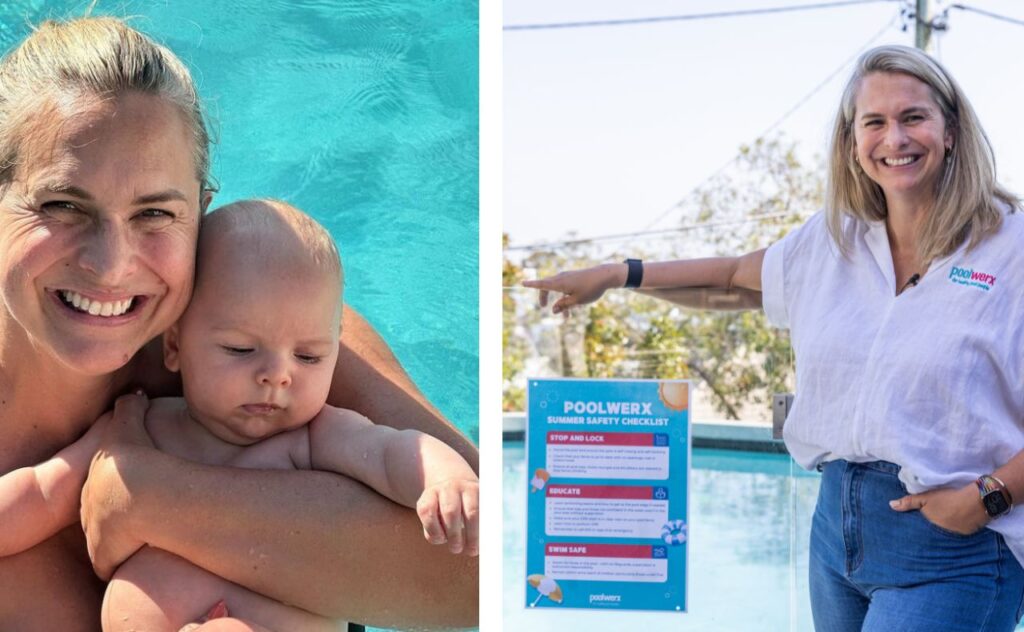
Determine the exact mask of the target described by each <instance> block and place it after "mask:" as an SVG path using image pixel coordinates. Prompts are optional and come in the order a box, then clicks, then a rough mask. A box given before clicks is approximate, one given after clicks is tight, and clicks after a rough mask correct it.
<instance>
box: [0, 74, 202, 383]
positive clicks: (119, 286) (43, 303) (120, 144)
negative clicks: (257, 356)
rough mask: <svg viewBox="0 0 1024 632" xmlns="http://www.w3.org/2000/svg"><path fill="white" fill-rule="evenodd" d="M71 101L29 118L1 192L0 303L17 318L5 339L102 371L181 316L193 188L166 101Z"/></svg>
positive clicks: (192, 243)
mask: <svg viewBox="0 0 1024 632" xmlns="http://www.w3.org/2000/svg"><path fill="white" fill-rule="evenodd" d="M73 107H74V110H75V111H76V113H75V115H74V116H62V115H60V114H56V113H45V114H39V115H37V119H38V120H35V121H33V125H32V127H33V128H34V129H36V130H37V132H36V133H34V134H32V137H31V139H30V140H27V141H26V142H25V144H24V145H23V147H22V150H21V152H20V158H21V160H22V163H21V164H20V165H19V166H18V167H17V168H16V169H17V170H16V173H15V176H14V181H13V182H12V183H11V186H10V187H9V188H8V190H7V191H6V192H5V194H4V195H3V197H2V198H0V282H2V284H3V285H2V299H3V305H4V308H5V309H6V311H7V312H8V313H9V315H10V317H11V319H12V320H13V321H14V323H17V325H18V326H13V327H11V326H8V327H7V331H5V332H4V335H5V336H6V339H5V340H3V344H8V345H10V344H12V342H13V341H14V340H15V339H16V338H17V337H19V336H24V337H25V339H26V340H25V341H26V342H28V343H29V344H30V347H28V348H29V349H31V352H33V353H48V354H50V355H51V356H53V357H54V358H55V359H56V360H58V361H59V362H61V363H62V364H64V365H65V366H67V367H69V368H71V369H73V370H76V371H79V372H83V373H87V374H91V375H101V374H105V373H110V372H112V371H114V370H116V369H118V368H120V367H122V366H124V365H125V364H126V363H127V362H128V360H129V359H130V358H131V357H132V356H133V355H134V354H135V352H137V351H138V350H139V349H140V348H142V346H143V345H145V344H146V342H148V341H149V340H151V339H152V338H154V337H156V336H157V335H159V334H160V333H161V332H162V331H163V330H165V329H166V328H167V327H169V326H170V325H171V324H172V323H173V322H174V321H175V320H176V319H177V318H178V316H180V315H181V313H182V312H183V311H184V309H185V305H186V304H187V302H188V299H189V296H190V294H191V290H192V276H193V269H194V266H195V247H196V238H197V234H198V226H199V216H200V212H201V211H200V183H199V181H198V179H197V177H196V168H195V165H194V162H193V158H192V155H193V152H192V149H193V148H192V145H191V140H190V134H189V130H188V128H187V127H186V124H185V122H184V119H183V117H182V116H181V115H180V114H179V113H178V111H177V110H175V108H174V107H173V106H172V105H170V104H168V103H166V102H165V101H163V100H161V99H160V98H158V97H154V96H151V95H142V94H135V93H130V94H124V95H121V96H119V97H117V98H116V99H110V100H106V101H102V102H101V101H99V100H93V101H92V102H90V103H88V104H86V105H84V106H83V105H82V104H81V103H78V104H77V105H76V106H73ZM5 316H6V315H2V316H0V318H5ZM11 324H13V323H11Z"/></svg>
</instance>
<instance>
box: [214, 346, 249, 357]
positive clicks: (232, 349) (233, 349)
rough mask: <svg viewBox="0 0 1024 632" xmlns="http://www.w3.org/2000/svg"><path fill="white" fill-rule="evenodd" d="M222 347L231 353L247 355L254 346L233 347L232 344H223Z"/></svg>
mask: <svg viewBox="0 0 1024 632" xmlns="http://www.w3.org/2000/svg"><path fill="white" fill-rule="evenodd" d="M220 348H221V349H223V350H224V351H225V352H227V353H228V354H229V355H245V354H247V353H252V347H232V346H231V345H221V346H220Z"/></svg>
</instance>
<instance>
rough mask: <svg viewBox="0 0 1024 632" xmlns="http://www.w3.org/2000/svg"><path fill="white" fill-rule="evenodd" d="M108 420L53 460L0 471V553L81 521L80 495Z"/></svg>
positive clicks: (27, 545)
mask: <svg viewBox="0 0 1024 632" xmlns="http://www.w3.org/2000/svg"><path fill="white" fill-rule="evenodd" d="M102 422H103V420H102V419H101V420H100V421H98V422H96V423H95V424H93V425H92V427H90V428H89V430H88V432H86V433H85V435H84V436H83V437H82V438H81V439H79V440H78V441H75V442H74V443H72V444H71V445H69V446H68V447H66V448H64V449H63V450H61V451H60V452H58V453H57V454H56V455H54V456H53V457H52V458H50V459H49V460H47V461H44V462H42V463H40V464H39V465H35V466H33V467H22V468H18V469H16V470H14V471H13V472H9V473H7V474H4V475H3V476H0V525H2V527H0V557H5V556H8V555H14V554H15V553H21V552H22V551H27V550H28V549H30V548H32V547H34V546H35V545H37V544H39V543H40V542H43V541H44V540H48V539H50V538H51V537H53V536H54V535H56V534H57V532H59V531H60V530H62V529H64V528H65V527H68V526H70V525H72V524H74V523H76V522H77V521H78V498H79V495H80V494H81V492H82V484H83V483H84V482H85V474H86V472H88V471H89V461H90V460H91V459H92V455H93V453H94V452H95V451H96V448H97V446H99V439H100V426H101V424H102Z"/></svg>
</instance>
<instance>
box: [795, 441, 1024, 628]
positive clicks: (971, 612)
mask: <svg viewBox="0 0 1024 632" xmlns="http://www.w3.org/2000/svg"><path fill="white" fill-rule="evenodd" d="M821 469H822V477H821V491H820V492H819V495H818V506H817V508H816V509H815V511H814V520H813V522H812V525H811V549H810V563H809V564H810V583H811V610H812V613H813V615H814V627H815V629H816V630H817V632H854V631H858V632H859V631H861V630H863V631H864V632H883V631H884V632H891V631H894V630H899V631H900V632H914V631H921V632H924V631H926V630H927V631H928V632H934V631H943V632H945V631H950V632H952V631H961V630H962V631H964V632H967V631H968V630H969V631H971V632H1000V631H1005V632H1010V631H1011V630H1013V628H1014V627H1015V626H1016V625H1017V622H1018V621H1020V618H1021V607H1022V602H1024V569H1021V565H1020V563H1018V562H1017V560H1016V558H1014V556H1013V553H1011V552H1010V549H1009V548H1008V547H1007V546H1006V543H1005V542H1004V541H1003V537H1002V536H1001V535H999V534H998V533H996V532H994V531H992V530H990V529H982V530H981V531H979V532H977V533H975V534H972V535H968V536H965V535H960V534H957V533H953V532H951V531H947V530H946V529H943V528H942V527H939V526H936V525H934V524H932V523H931V522H929V521H928V520H927V519H926V518H925V517H924V515H923V514H922V513H921V512H920V511H911V512H907V513H899V512H897V511H893V510H892V509H891V508H890V507H889V501H890V500H893V499H895V498H900V497H901V496H904V495H906V493H907V490H906V487H904V486H903V484H902V483H901V482H900V481H899V479H898V478H897V474H898V473H899V470H900V468H899V466H898V465H895V464H893V463H886V462H884V461H875V462H873V463H849V462H847V461H831V462H829V463H826V464H825V465H824V466H823V467H822V468H821Z"/></svg>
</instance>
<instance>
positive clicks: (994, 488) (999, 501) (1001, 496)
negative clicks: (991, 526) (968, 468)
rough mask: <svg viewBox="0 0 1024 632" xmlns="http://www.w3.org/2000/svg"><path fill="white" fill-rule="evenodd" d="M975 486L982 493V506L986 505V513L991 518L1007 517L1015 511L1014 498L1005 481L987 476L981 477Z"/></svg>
mask: <svg viewBox="0 0 1024 632" xmlns="http://www.w3.org/2000/svg"><path fill="white" fill-rule="evenodd" d="M975 484H976V485H977V486H978V492H979V493H981V504H983V505H985V513H987V514H988V515H989V517H990V518H998V517H999V516H1005V515H1006V514H1008V513H1010V510H1011V509H1013V497H1012V496H1011V495H1010V490H1008V489H1006V485H1004V484H1003V481H1001V480H999V479H998V478H996V477H995V476H992V475H990V474H986V475H984V476H979V477H978V480H976V481H975Z"/></svg>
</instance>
